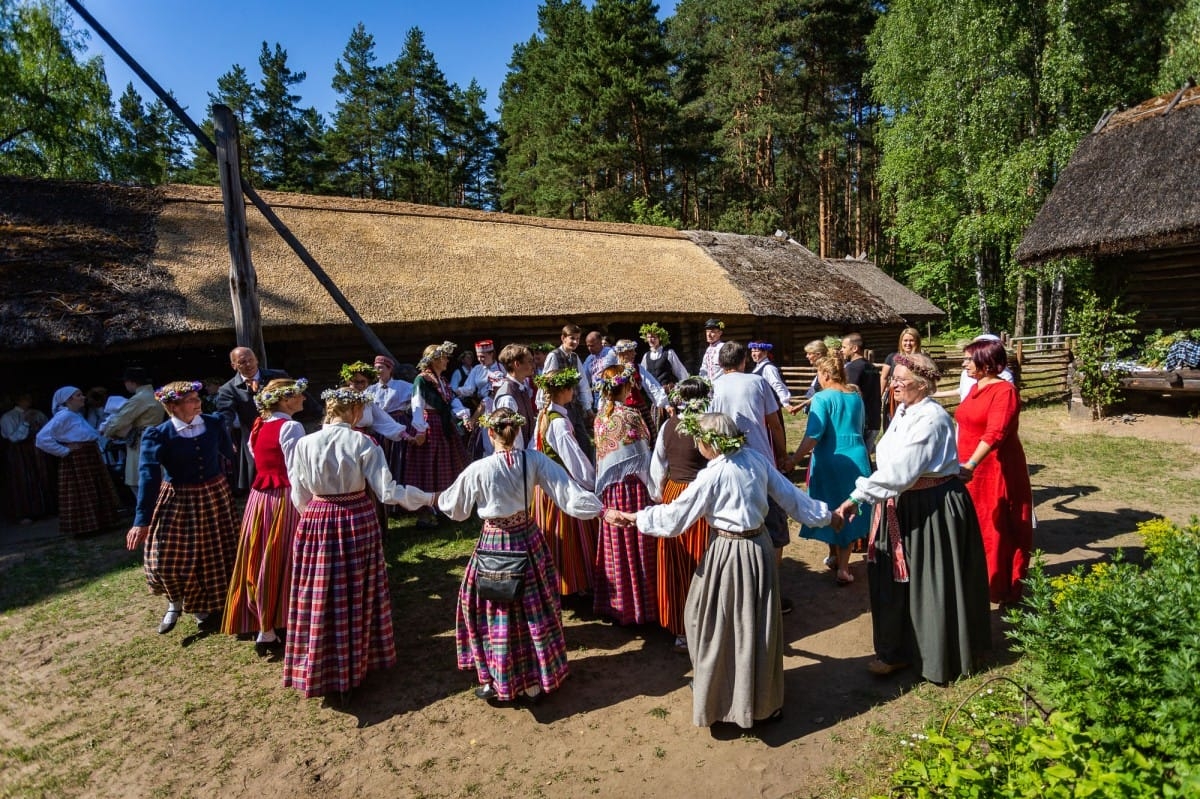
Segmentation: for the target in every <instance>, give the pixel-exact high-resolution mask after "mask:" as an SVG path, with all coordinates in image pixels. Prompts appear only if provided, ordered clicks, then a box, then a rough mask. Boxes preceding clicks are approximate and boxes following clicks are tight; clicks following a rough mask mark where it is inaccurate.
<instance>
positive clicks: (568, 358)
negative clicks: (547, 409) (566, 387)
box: [539, 324, 596, 460]
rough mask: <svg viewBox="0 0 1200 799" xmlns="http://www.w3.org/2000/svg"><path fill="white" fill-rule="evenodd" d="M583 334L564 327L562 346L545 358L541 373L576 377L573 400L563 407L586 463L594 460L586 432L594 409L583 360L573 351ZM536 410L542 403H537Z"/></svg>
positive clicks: (591, 446)
mask: <svg viewBox="0 0 1200 799" xmlns="http://www.w3.org/2000/svg"><path fill="white" fill-rule="evenodd" d="M582 332H583V330H582V328H580V327H579V325H576V324H567V325H564V326H563V329H562V339H561V341H562V343H561V344H560V345H559V346H558V347H557V348H556V349H553V350H551V351H550V354H549V355H547V356H546V363H545V365H544V367H543V371H545V372H557V371H561V370H563V369H574V370H575V371H576V373H577V374H578V375H579V384H578V386H577V387H576V389H575V396H574V397H573V398H572V399H571V401H570V402H569V403H568V404H567V418H568V419H569V420H570V422H571V428H572V431H573V433H574V435H575V440H576V442H578V444H579V448H580V449H581V450H583V453H584V455H586V456H587V457H588V459H589V460H592V459H595V457H596V448H595V446H594V445H593V444H592V436H591V433H590V432H589V431H590V430H591V429H592V420H593V419H595V418H596V413H595V411H594V410H593V408H595V405H594V403H593V402H592V384H591V381H589V380H588V376H587V373H586V372H584V369H583V359H582V358H580V357H579V354H578V353H577V352H575V350H577V349H579V336H580V334H581V333H582ZM539 407H542V403H541V401H540V400H539Z"/></svg>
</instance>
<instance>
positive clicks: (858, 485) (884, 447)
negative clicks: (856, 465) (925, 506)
mask: <svg viewBox="0 0 1200 799" xmlns="http://www.w3.org/2000/svg"><path fill="white" fill-rule="evenodd" d="M875 460H876V462H877V464H878V468H877V469H875V471H874V472H872V473H871V474H870V475H868V476H866V477H860V478H858V479H857V480H856V481H855V488H854V490H853V491H851V492H850V497H851V498H852V499H855V500H857V501H859V502H871V503H874V502H880V501H883V500H887V499H891V498H892V497H897V496H899V495H900V494H902V493H904V492H905V491H907V490H908V489H909V488H911V487H912V485H913V484H914V483H916V482H917V480H918V479H920V478H921V477H949V476H951V475H957V474H958V444H957V442H956V440H955V436H954V420H953V419H951V418H950V414H948V413H946V409H945V408H943V407H942V406H941V405H939V404H938V403H937V402H936V401H935V400H933V399H932V398H930V397H926V398H925V399H923V400H921V401H920V402H918V403H916V404H915V405H911V406H910V405H901V406H900V407H899V408H898V409H896V415H895V416H893V417H892V421H891V423H890V424H889V425H888V429H887V432H886V433H884V434H883V438H881V439H879V443H878V444H876V446H875Z"/></svg>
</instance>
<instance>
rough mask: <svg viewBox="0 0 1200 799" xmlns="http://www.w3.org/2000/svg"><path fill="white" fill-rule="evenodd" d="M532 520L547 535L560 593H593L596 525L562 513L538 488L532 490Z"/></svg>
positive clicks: (547, 495)
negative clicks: (591, 591)
mask: <svg viewBox="0 0 1200 799" xmlns="http://www.w3.org/2000/svg"><path fill="white" fill-rule="evenodd" d="M533 518H534V522H535V523H536V524H537V526H538V527H539V528H540V529H541V530H543V531H544V532H545V534H546V543H547V544H548V545H549V546H550V557H551V558H552V559H553V561H554V566H555V568H556V570H557V571H558V582H559V591H560V593H561V594H562V595H563V596H570V595H571V594H580V593H584V592H587V591H590V590H592V568H593V566H594V563H595V560H596V537H597V535H598V534H599V528H598V526H597V525H598V522H597V521H596V520H595V519H587V520H584V519H576V518H575V517H573V516H568V515H567V514H565V513H563V511H562V509H561V508H559V507H558V506H557V505H555V504H554V500H553V499H551V498H550V495H549V494H547V493H546V492H545V491H543V490H542V488H541V486H534V489H533Z"/></svg>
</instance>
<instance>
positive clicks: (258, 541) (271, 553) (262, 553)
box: [221, 488, 300, 635]
mask: <svg viewBox="0 0 1200 799" xmlns="http://www.w3.org/2000/svg"><path fill="white" fill-rule="evenodd" d="M299 523H300V512H299V511H297V510H296V506H295V505H293V504H292V499H291V495H290V490H289V489H288V488H268V489H265V490H262V491H260V490H258V489H256V488H252V489H250V496H249V498H248V499H247V500H246V512H245V513H244V514H242V535H241V539H240V540H239V541H238V551H237V560H236V561H235V562H234V564H233V578H232V579H231V580H230V581H229V593H228V594H227V595H226V597H225V618H224V619H222V621H221V632H223V633H226V634H228V635H237V634H239V633H251V632H270V631H271V630H274V629H277V628H282V627H284V626H285V625H286V624H287V601H288V591H289V590H290V587H291V582H292V541H293V538H294V537H295V533H296V525H297V524H299Z"/></svg>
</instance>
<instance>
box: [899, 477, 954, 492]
mask: <svg viewBox="0 0 1200 799" xmlns="http://www.w3.org/2000/svg"><path fill="white" fill-rule="evenodd" d="M957 476H958V475H956V474H949V475H946V476H945V477H919V478H917V482H915V483H913V484H912V485H911V486H910V487H909V489H908V490H909V491H923V490H925V489H926V488H933V487H934V486H940V485H941V484H942V483H944V482H946V481H947V480H953V479H954V478H955V477H957Z"/></svg>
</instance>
